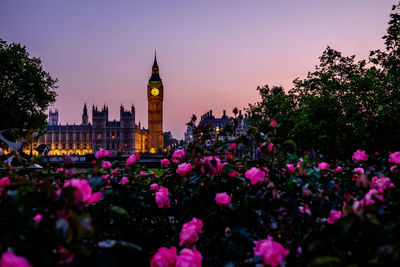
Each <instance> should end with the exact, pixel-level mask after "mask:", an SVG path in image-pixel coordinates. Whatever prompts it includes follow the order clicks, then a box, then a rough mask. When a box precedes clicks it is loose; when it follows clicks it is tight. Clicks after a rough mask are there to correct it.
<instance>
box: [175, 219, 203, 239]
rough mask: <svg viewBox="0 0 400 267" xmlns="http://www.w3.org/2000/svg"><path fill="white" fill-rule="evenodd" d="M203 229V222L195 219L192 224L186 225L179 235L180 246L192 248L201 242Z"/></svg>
mask: <svg viewBox="0 0 400 267" xmlns="http://www.w3.org/2000/svg"><path fill="white" fill-rule="evenodd" d="M202 229H203V221H202V220H200V219H197V218H193V219H192V220H191V221H190V222H187V223H184V224H183V226H182V230H181V232H180V234H179V239H180V242H179V246H183V245H186V246H191V245H193V244H194V243H196V242H197V240H199V234H200V233H201V231H202Z"/></svg>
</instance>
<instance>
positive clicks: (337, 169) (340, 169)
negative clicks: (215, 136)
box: [334, 166, 343, 172]
mask: <svg viewBox="0 0 400 267" xmlns="http://www.w3.org/2000/svg"><path fill="white" fill-rule="evenodd" d="M334 171H335V172H341V171H343V168H342V167H340V166H338V167H336V168H335V170H334Z"/></svg>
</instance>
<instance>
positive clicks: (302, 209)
mask: <svg viewBox="0 0 400 267" xmlns="http://www.w3.org/2000/svg"><path fill="white" fill-rule="evenodd" d="M299 211H300V213H302V214H308V215H310V216H311V210H310V208H309V207H308V205H307V204H305V205H304V206H299Z"/></svg>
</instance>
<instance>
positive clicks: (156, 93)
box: [150, 88, 160, 96]
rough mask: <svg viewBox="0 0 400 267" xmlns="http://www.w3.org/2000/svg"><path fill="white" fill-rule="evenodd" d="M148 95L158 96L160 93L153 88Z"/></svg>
mask: <svg viewBox="0 0 400 267" xmlns="http://www.w3.org/2000/svg"><path fill="white" fill-rule="evenodd" d="M150 93H151V95H153V96H158V94H159V93H160V91H158V89H157V88H153V89H151V91H150Z"/></svg>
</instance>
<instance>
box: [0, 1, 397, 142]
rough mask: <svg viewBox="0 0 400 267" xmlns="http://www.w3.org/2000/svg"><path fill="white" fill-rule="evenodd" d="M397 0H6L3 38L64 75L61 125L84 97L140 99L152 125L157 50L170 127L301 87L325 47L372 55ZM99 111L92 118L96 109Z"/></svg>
mask: <svg viewBox="0 0 400 267" xmlns="http://www.w3.org/2000/svg"><path fill="white" fill-rule="evenodd" d="M397 2H398V1H397V0H352V1H349V0H335V1H332V0H329V1H328V0H313V1H312V0H291V1H290V0H282V1H275V0H246V1H243V0H241V1H238V0H202V1H183V0H182V1H174V0H168V1H167V0H158V1H99V0H96V1H94V0H91V1H77V0H73V1H61V0H60V1H54V0H51V1H50V0H48V1H29V0H25V1H20V0H2V1H0V38H2V39H4V40H6V41H7V42H18V43H21V44H23V45H25V46H26V47H27V49H28V51H29V53H30V54H31V55H32V56H35V57H40V58H41V60H42V63H43V66H44V68H45V70H46V71H48V72H50V73H51V75H52V76H53V77H55V78H57V79H58V80H59V82H58V86H59V88H58V89H57V93H58V97H57V101H56V103H55V104H54V107H55V108H58V110H59V116H60V118H59V119H60V122H61V123H69V124H73V123H77V124H79V123H80V122H81V114H82V108H83V104H84V102H86V103H87V104H88V106H89V107H90V109H91V106H92V105H93V104H96V105H98V106H102V105H103V104H104V103H106V104H107V105H108V106H109V111H110V119H117V120H118V119H119V106H120V105H121V104H124V105H125V106H126V107H128V106H130V105H131V104H134V105H135V108H136V123H139V121H140V122H141V123H142V125H143V126H145V127H147V98H146V90H147V87H146V86H147V82H148V79H149V77H150V73H151V66H152V63H153V59H154V50H155V49H156V50H157V60H158V65H159V67H160V75H161V78H162V80H163V84H164V131H171V132H172V134H173V136H174V137H175V138H182V137H183V133H184V131H185V129H186V126H185V123H186V122H187V121H188V120H189V119H190V117H191V115H192V114H196V115H197V116H198V117H200V115H202V114H203V113H204V112H206V111H208V110H210V109H212V110H213V111H214V114H215V115H217V116H221V115H222V110H224V109H226V110H227V111H228V115H229V114H232V112H231V111H232V109H233V107H238V108H239V109H243V108H244V107H247V105H248V103H254V102H256V101H258V100H259V96H258V92H257V90H256V88H257V86H263V85H265V84H269V85H282V86H284V87H285V88H286V89H290V87H291V86H292V80H294V79H295V78H296V77H300V78H304V77H305V76H306V75H307V72H308V71H312V70H313V69H314V66H315V65H316V64H318V57H319V56H320V55H321V54H322V52H323V51H324V49H325V48H326V46H328V45H329V46H331V47H333V48H334V49H336V50H339V51H341V52H342V53H343V54H344V55H345V56H350V55H353V54H354V55H356V56H357V57H356V59H358V60H361V59H367V58H368V55H369V51H370V50H375V49H382V48H383V47H384V45H383V40H382V39H381V37H382V36H383V35H384V34H385V33H386V28H387V22H388V20H389V13H390V10H391V7H392V5H393V4H395V3H397ZM89 119H91V112H90V116H89Z"/></svg>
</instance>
